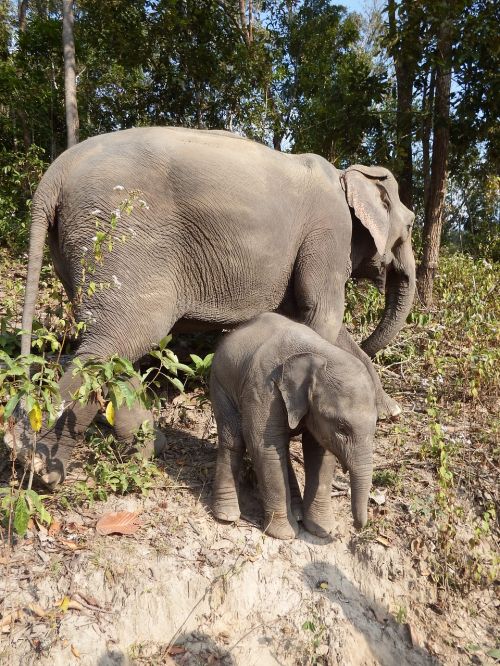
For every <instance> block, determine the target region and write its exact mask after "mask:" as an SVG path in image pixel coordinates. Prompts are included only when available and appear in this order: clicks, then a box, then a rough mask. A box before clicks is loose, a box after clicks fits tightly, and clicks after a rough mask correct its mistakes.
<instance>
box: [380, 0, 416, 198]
mask: <svg viewBox="0 0 500 666" xmlns="http://www.w3.org/2000/svg"><path fill="white" fill-rule="evenodd" d="M387 15H388V22H389V29H388V32H387V40H386V42H387V45H388V50H389V53H390V54H391V56H392V58H393V61H394V70H395V74H396V101H397V108H396V155H395V171H396V175H397V176H398V180H399V196H400V199H401V201H402V202H403V203H404V204H405V206H407V207H408V208H410V209H413V131H414V127H413V124H414V123H413V108H412V104H413V91H414V85H415V76H416V73H417V66H418V62H419V60H420V57H421V54H422V41H421V38H419V37H421V35H420V32H421V7H420V5H419V3H416V2H414V1H413V0H402V1H401V2H400V3H399V6H397V5H396V1H395V0H389V2H388V4H387Z"/></svg>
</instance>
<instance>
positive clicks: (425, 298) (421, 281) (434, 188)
mask: <svg viewBox="0 0 500 666" xmlns="http://www.w3.org/2000/svg"><path fill="white" fill-rule="evenodd" d="M460 4H461V3H460V2H458V1H457V2H455V3H454V4H452V5H448V3H447V2H444V3H439V5H438V6H437V11H436V13H435V14H434V15H433V19H434V20H433V25H432V28H433V32H434V34H435V36H436V52H435V55H434V69H435V84H434V88H435V90H434V114H433V141H432V161H431V175H430V180H429V186H428V196H427V197H426V205H425V211H424V229H423V250H422V261H421V263H420V266H419V268H418V278H417V287H418V293H419V296H420V300H421V301H422V303H423V304H424V305H427V306H428V305H431V303H432V289H433V285H434V277H435V274H436V270H437V267H438V260H439V249H440V246H441V234H442V228H443V211H444V203H445V196H446V184H447V166H448V156H449V145H450V92H451V74H452V67H453V62H452V56H453V40H454V37H455V36H456V34H457V21H458V17H459V14H460V9H461V8H460V7H459V5H460Z"/></svg>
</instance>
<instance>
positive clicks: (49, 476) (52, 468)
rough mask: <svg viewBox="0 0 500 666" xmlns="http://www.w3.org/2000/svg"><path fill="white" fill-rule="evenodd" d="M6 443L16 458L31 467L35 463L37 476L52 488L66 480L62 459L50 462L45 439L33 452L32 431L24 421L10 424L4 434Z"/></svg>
mask: <svg viewBox="0 0 500 666" xmlns="http://www.w3.org/2000/svg"><path fill="white" fill-rule="evenodd" d="M4 443H5V445H6V446H7V448H9V449H10V450H11V451H12V452H13V456H14V458H15V460H17V461H18V462H19V463H21V465H24V466H25V467H28V468H30V467H31V465H33V471H34V473H35V476H36V477H37V478H38V479H39V480H40V481H42V483H44V484H45V485H46V486H48V487H49V488H50V489H52V490H53V489H54V488H55V487H56V486H57V485H59V484H60V483H62V481H63V480H64V476H65V473H64V466H63V464H62V463H61V461H59V460H56V461H54V462H53V463H51V462H50V456H49V451H48V448H47V446H45V445H44V444H43V441H39V442H37V444H36V451H35V452H34V454H33V445H34V442H33V439H32V433H31V431H30V430H29V428H28V426H27V425H26V424H24V423H22V422H21V423H16V424H15V425H13V426H9V427H8V428H7V430H6V432H5V434H4Z"/></svg>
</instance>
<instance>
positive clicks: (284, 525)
mask: <svg viewBox="0 0 500 666" xmlns="http://www.w3.org/2000/svg"><path fill="white" fill-rule="evenodd" d="M264 533H265V534H268V535H269V536H272V537H274V538H275V539H295V537H296V536H297V535H298V533H299V524H298V522H297V521H296V520H295V518H294V517H292V516H283V515H280V514H278V513H267V512H266V514H265V518H264Z"/></svg>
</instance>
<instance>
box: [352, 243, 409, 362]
mask: <svg viewBox="0 0 500 666" xmlns="http://www.w3.org/2000/svg"><path fill="white" fill-rule="evenodd" d="M414 295H415V258H414V256H413V252H412V249H411V243H410V240H409V239H408V241H406V242H404V243H402V244H401V245H400V246H399V247H397V248H395V249H394V261H393V264H392V266H391V268H390V270H389V272H388V275H387V279H386V288H385V310H384V314H383V315H382V319H381V320H380V322H379V323H378V326H377V327H376V329H375V330H374V331H373V333H372V334H371V335H370V336H368V337H367V338H366V340H364V341H363V343H362V345H361V347H362V349H363V351H364V352H365V353H366V354H368V356H371V357H373V356H375V354H376V353H377V352H378V351H380V350H381V349H383V348H384V347H386V346H387V345H388V344H389V343H390V342H391V341H392V340H393V339H394V338H395V337H396V335H397V334H398V333H399V331H400V330H401V329H402V328H403V326H404V324H405V321H406V318H407V317H408V314H409V312H410V310H411V307H412V305H413V298H414Z"/></svg>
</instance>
